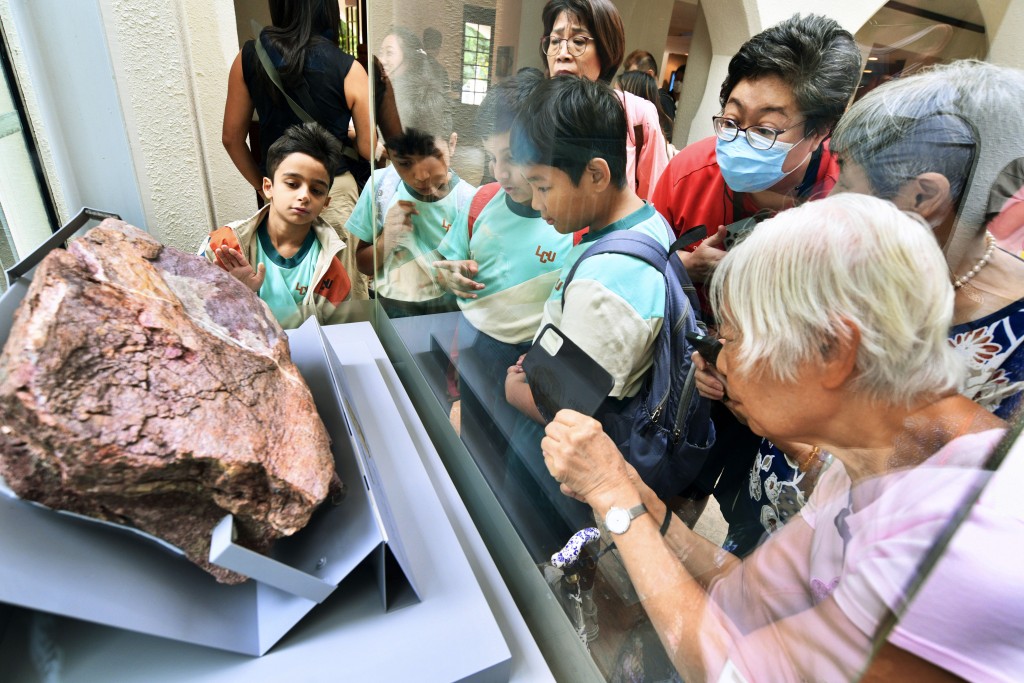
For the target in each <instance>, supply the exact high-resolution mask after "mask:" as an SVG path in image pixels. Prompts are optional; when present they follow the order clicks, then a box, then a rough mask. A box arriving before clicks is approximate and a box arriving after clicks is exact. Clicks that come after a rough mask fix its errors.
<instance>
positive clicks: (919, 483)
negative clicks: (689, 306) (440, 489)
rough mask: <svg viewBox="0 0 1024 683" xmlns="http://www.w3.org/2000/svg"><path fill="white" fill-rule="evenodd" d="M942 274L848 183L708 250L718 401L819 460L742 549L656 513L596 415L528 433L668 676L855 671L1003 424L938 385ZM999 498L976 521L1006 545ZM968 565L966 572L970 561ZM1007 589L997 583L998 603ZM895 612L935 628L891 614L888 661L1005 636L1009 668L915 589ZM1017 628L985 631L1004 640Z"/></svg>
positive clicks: (1013, 667)
mask: <svg viewBox="0 0 1024 683" xmlns="http://www.w3.org/2000/svg"><path fill="white" fill-rule="evenodd" d="M948 272H949V271H948V268H947V266H946V261H945V259H944V258H943V256H942V253H941V252H940V250H939V248H938V246H937V244H936V242H935V239H934V237H933V236H932V234H931V232H930V230H928V228H927V227H925V226H924V225H923V224H922V223H921V222H920V221H919V220H916V219H915V218H911V217H909V216H908V215H907V214H904V213H902V212H900V211H899V210H897V209H896V208H895V207H894V206H893V205H892V204H891V203H889V202H886V201H882V200H880V199H875V198H872V197H868V196H863V195H854V194H845V195H840V196H834V197H830V198H828V199H824V200H821V201H818V202H812V203H809V204H807V205H805V206H802V207H799V208H796V209H792V210H790V211H787V212H784V213H782V214H780V215H778V216H777V217H775V218H773V219H771V220H769V221H766V222H765V223H763V224H762V225H760V226H759V227H758V229H757V230H755V231H754V232H753V233H752V234H751V236H750V237H748V238H747V240H746V241H745V242H743V243H742V244H741V245H739V247H737V248H736V249H734V250H732V251H730V252H729V254H728V255H727V256H726V257H725V258H724V259H723V260H722V262H721V264H720V266H719V268H718V269H717V270H716V272H715V274H714V278H713V280H712V283H711V294H712V303H713V304H714V306H715V310H716V312H717V314H718V316H719V320H720V321H721V323H722V325H721V328H720V330H721V336H722V337H723V338H724V340H725V341H724V347H723V349H722V351H721V354H720V355H719V359H718V368H719V370H720V372H721V374H722V375H723V376H724V378H725V380H726V381H727V383H728V387H729V395H730V397H731V402H732V403H733V407H734V409H735V410H736V411H737V412H738V413H740V414H741V415H742V416H743V417H744V418H745V419H746V420H747V421H748V423H749V424H750V425H751V427H752V428H753V429H754V431H755V432H758V433H761V434H764V435H766V436H768V437H769V438H775V439H780V440H787V441H793V442H800V443H813V444H820V445H821V447H822V448H824V449H827V450H828V452H830V453H832V454H833V456H834V461H833V462H832V463H831V464H830V465H829V466H828V467H827V468H826V469H825V472H824V473H823V474H822V476H821V479H820V481H819V484H818V488H817V490H816V491H815V493H814V495H813V496H812V498H811V500H810V502H809V504H808V505H807V506H806V507H805V508H804V509H803V510H802V511H801V512H800V513H799V514H798V515H797V516H796V517H795V518H794V519H793V520H792V521H791V522H790V523H789V524H787V525H786V527H785V528H783V529H782V530H781V531H780V532H779V533H777V534H775V535H774V536H772V537H771V538H770V539H769V540H768V541H767V542H766V543H765V544H763V545H762V546H761V547H759V548H758V549H757V550H755V551H754V552H753V553H752V554H751V555H750V556H749V557H747V558H746V559H745V560H739V559H738V558H736V557H735V556H732V555H730V554H728V553H727V552H725V551H723V550H722V549H721V548H718V547H716V546H715V545H714V544H712V543H710V542H709V541H707V540H705V539H704V538H702V537H701V536H699V535H697V534H695V533H694V532H692V531H690V530H689V529H687V528H686V526H685V525H684V524H682V523H681V522H679V521H678V520H674V519H673V518H672V517H669V516H667V515H671V511H669V510H667V509H666V506H665V504H664V503H663V502H662V501H660V500H659V499H658V498H657V496H655V495H654V494H653V493H652V492H651V491H650V489H649V488H647V487H646V486H645V485H644V484H643V483H642V482H641V481H640V480H639V479H638V478H637V477H636V476H635V473H632V472H631V471H630V468H629V467H628V465H627V464H626V463H625V462H624V461H623V459H622V457H621V455H620V454H619V453H618V451H616V449H615V446H614V444H613V443H612V442H611V441H610V440H609V439H608V438H607V437H606V436H605V435H604V434H603V433H602V432H601V428H600V426H599V424H598V423H597V422H595V421H594V420H592V419H590V418H588V417H585V416H583V415H580V414H578V413H574V412H572V411H564V410H563V411H561V412H559V413H558V415H557V416H556V418H555V420H554V421H553V422H552V423H551V424H550V425H548V427H547V436H546V437H545V439H544V441H543V443H542V448H543V451H544V459H545V464H546V465H547V467H548V471H549V472H550V473H551V474H552V476H553V477H554V478H555V479H556V480H558V481H559V482H561V484H562V490H563V493H566V494H567V495H573V496H575V497H577V498H579V499H580V500H583V501H584V502H586V503H587V504H589V505H590V506H591V507H592V508H593V509H594V512H595V514H596V516H597V518H598V519H600V520H605V524H606V526H607V528H608V530H609V531H610V532H611V533H612V534H613V538H614V541H615V544H616V546H617V547H618V552H619V555H620V557H621V559H622V562H623V563H624V565H625V568H626V570H627V571H628V573H629V576H630V577H631V579H632V581H633V584H634V586H635V588H636V590H637V593H638V595H640V596H641V599H642V602H643V605H644V608H645V609H646V611H647V613H648V615H649V616H650V618H651V621H652V623H653V624H654V627H655V629H656V630H657V631H658V634H659V636H660V637H661V640H662V643H663V644H664V645H665V648H666V650H667V652H668V654H669V655H670V657H672V659H673V662H674V663H675V665H676V666H677V668H678V669H679V671H680V673H681V674H682V676H683V678H684V680H687V681H699V680H730V681H733V680H735V681H739V680H748V681H753V680H764V681H772V682H773V683H774V682H778V681H789V680H794V681H795V680H816V681H819V680H820V681H841V680H853V679H855V678H857V677H858V675H860V674H861V673H862V672H863V671H864V670H865V667H867V666H868V664H869V662H870V660H871V655H872V650H873V644H874V643H873V639H874V638H875V637H876V631H877V630H878V628H879V625H880V624H881V623H882V622H883V620H884V619H885V617H886V615H887V613H888V611H889V610H890V609H892V610H898V609H899V608H900V606H901V604H902V601H903V600H904V598H905V597H907V595H906V593H905V592H904V590H903V589H904V586H906V585H907V583H908V582H909V581H910V579H911V578H912V577H913V576H914V575H915V573H916V570H917V567H918V563H919V562H920V561H921V559H922V557H923V556H924V555H925V554H926V552H927V550H928V548H929V547H930V546H931V545H932V542H933V540H934V537H935V536H936V534H937V533H938V531H939V530H940V529H941V528H942V526H943V524H944V523H945V522H946V521H947V520H948V519H949V517H950V516H951V515H952V514H953V511H954V510H956V508H957V506H958V504H959V503H960V502H961V500H962V499H963V498H964V496H965V495H968V494H969V493H971V492H972V491H974V490H976V488H977V487H978V486H979V485H980V484H981V483H983V481H984V479H985V477H984V476H983V474H984V472H983V465H984V463H985V461H986V459H987V457H988V455H989V453H990V451H991V450H992V448H993V446H994V445H995V444H996V443H997V442H998V440H999V439H1000V437H1001V435H1002V434H1003V432H1004V430H1005V427H1006V423H1004V422H1003V421H1002V420H1001V419H999V418H997V417H995V416H994V415H992V414H991V413H990V412H988V411H987V410H985V409H984V408H982V407H980V406H979V405H978V404H977V403H974V402H972V401H970V400H968V399H967V398H964V397H963V396H961V395H960V394H959V393H958V391H957V389H958V387H959V385H960V383H961V382H962V380H963V375H964V372H963V364H962V363H961V362H960V360H959V358H958V357H957V356H956V353H955V352H954V350H953V349H952V348H951V347H950V345H949V343H948V342H947V333H948V330H949V326H950V322H951V319H952V314H953V299H954V293H953V289H952V288H951V287H950V286H949V280H948V277H949V275H948ZM983 500H984V499H983ZM1019 508H1020V506H1019V505H1018V506H1017V510H1016V513H1017V517H1016V518H1014V519H1012V520H1010V522H1006V526H1005V527H1000V526H999V524H997V523H996V522H994V521H992V520H987V522H986V523H987V526H986V527H985V528H986V529H999V530H1001V531H1003V536H1004V538H1003V539H1002V542H1003V543H1004V544H1006V543H1011V542H1012V544H1014V545H1016V546H1020V545H1021V544H1020V539H1019V538H1015V537H1013V535H1012V534H1013V533H1015V532H1016V533H1019V529H1020V524H1021V523H1022V520H1021V518H1020V509H1019ZM971 509H972V512H971V515H970V516H969V517H968V520H967V523H966V525H967V526H970V525H971V524H974V523H975V515H974V508H971ZM1004 521H1005V520H1004ZM666 522H667V524H666ZM1014 525H1016V526H1014ZM996 547H999V546H996ZM974 559H976V560H977V562H978V563H979V565H978V566H979V569H978V571H979V573H980V572H981V571H982V569H981V568H980V567H982V566H984V565H983V564H982V563H984V562H986V559H985V558H984V557H976V558H974ZM955 575H956V576H960V575H962V572H960V573H956V574H955ZM1019 583H1020V582H1019V581H1010V582H1008V585H1000V586H999V587H998V588H999V590H1000V591H1002V592H1001V595H1002V596H1003V597H1002V599H1003V600H1005V601H1008V604H1009V605H1011V608H1010V613H1015V614H1017V615H1019V614H1020V613H1021V610H1022V609H1024V596H1022V594H1021V588H1020V586H1019ZM939 588H940V592H941V593H946V592H948V587H939ZM972 590H975V589H972ZM979 594H983V595H985V596H989V595H990V594H991V593H990V592H987V591H981V592H980V593H979V592H974V593H973V594H972V595H979ZM940 602H941V601H940ZM989 606H990V605H989ZM912 607H913V608H914V609H915V613H914V614H915V617H916V620H915V621H913V622H912V624H920V623H924V624H926V625H928V624H931V625H932V626H934V625H935V623H936V620H939V623H941V625H942V627H943V628H939V629H938V631H937V633H936V630H935V629H934V628H932V629H931V630H929V628H928V627H927V626H926V627H923V628H918V627H916V626H912V627H911V630H907V628H908V627H907V626H906V625H905V624H903V623H901V624H900V625H898V626H897V627H896V629H895V630H894V631H893V633H892V634H891V636H890V639H889V642H890V643H895V644H896V645H897V646H898V649H897V648H883V656H885V657H887V658H888V661H889V664H890V665H891V666H892V667H893V668H892V669H890V672H896V671H898V672H900V673H901V675H903V679H906V677H907V676H910V675H914V676H919V675H921V674H922V672H925V671H928V672H929V673H933V674H934V673H936V672H938V673H941V670H943V669H945V670H949V671H954V672H956V673H957V674H958V675H965V672H967V673H968V674H969V673H970V672H971V671H973V670H979V669H986V668H987V669H988V670H990V671H996V670H998V671H1011V672H1012V671H1018V672H1019V671H1022V670H1024V654H1022V653H1021V651H1020V650H1019V649H1018V650H1015V651H1014V650H1013V649H1012V648H1013V647H1016V646H1015V645H1014V646H1011V647H1010V650H1011V653H1012V652H1016V654H1015V655H1012V656H1011V659H1013V657H1015V659H1013V661H981V662H979V661H977V660H976V659H975V652H974V650H972V649H971V648H970V647H969V646H970V644H971V643H970V639H969V638H965V637H964V636H963V634H962V633H960V632H959V631H958V630H957V628H956V625H955V624H949V623H947V622H945V621H942V619H944V617H943V615H942V614H941V607H936V606H935V601H934V600H930V601H928V602H927V603H926V604H925V605H924V606H923V607H920V608H919V607H918V606H917V603H914V604H913V605H912ZM977 607H978V609H979V610H981V613H983V614H984V613H986V612H985V607H986V605H978V606H977ZM1020 621H1021V620H1020V619H1017V620H1016V622H1015V625H1013V624H1009V625H1005V627H1004V628H1002V630H1001V632H1000V635H999V636H997V637H996V640H1000V639H1006V642H1008V643H1017V642H1021V641H1022V640H1024V633H1021V624H1020V623H1019V622H1020ZM913 629H916V630H913ZM944 634H945V635H944ZM1000 642H1002V641H1001V640H1000ZM987 652H988V651H986V653H987ZM936 653H939V654H938V655H937V654H936ZM983 656H984V655H983ZM1007 667H1008V668H1007Z"/></svg>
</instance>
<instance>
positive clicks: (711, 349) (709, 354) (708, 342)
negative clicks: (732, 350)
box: [686, 332, 722, 365]
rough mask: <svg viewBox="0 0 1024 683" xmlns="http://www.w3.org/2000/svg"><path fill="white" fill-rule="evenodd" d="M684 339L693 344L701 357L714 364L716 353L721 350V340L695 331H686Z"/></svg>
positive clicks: (716, 358) (716, 359)
mask: <svg viewBox="0 0 1024 683" xmlns="http://www.w3.org/2000/svg"><path fill="white" fill-rule="evenodd" d="M686 340H687V341H688V342H690V343H691V344H693V348H695V349H697V353H699V354H700V355H701V358H703V359H704V360H706V361H707V362H709V363H711V364H712V365H714V364H715V363H716V362H717V361H718V353H719V352H720V351H721V350H722V342H720V341H718V340H717V339H715V338H714V337H709V336H707V335H705V334H697V333H696V332H687V333H686Z"/></svg>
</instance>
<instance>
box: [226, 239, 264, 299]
mask: <svg viewBox="0 0 1024 683" xmlns="http://www.w3.org/2000/svg"><path fill="white" fill-rule="evenodd" d="M215 253H216V254H217V263H219V264H220V267H221V268H223V269H224V270H226V271H228V272H229V273H231V275H232V276H233V277H234V278H235V279H236V280H238V281H239V282H241V283H242V284H243V285H245V286H246V287H248V288H249V289H251V290H252V291H254V292H258V291H260V287H261V286H263V278H264V277H265V276H266V274H267V269H266V267H265V266H264V265H263V264H262V263H260V264H258V265H257V267H256V270H253V268H252V266H251V265H250V264H249V262H248V261H246V260H245V256H243V255H242V252H240V251H238V250H237V249H232V248H231V247H229V246H226V245H223V244H222V245H221V246H219V247H217V250H216V252H215Z"/></svg>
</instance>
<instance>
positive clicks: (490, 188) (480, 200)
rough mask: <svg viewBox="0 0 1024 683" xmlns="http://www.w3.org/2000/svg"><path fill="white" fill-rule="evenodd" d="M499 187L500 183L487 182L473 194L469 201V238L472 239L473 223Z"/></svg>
mask: <svg viewBox="0 0 1024 683" xmlns="http://www.w3.org/2000/svg"><path fill="white" fill-rule="evenodd" d="M500 189H501V183H487V184H486V185H484V186H483V187H481V188H480V189H479V190H477V191H476V194H475V195H473V201H471V202H470V203H469V239H473V224H474V223H476V219H477V218H478V217H479V216H480V212H481V211H483V210H484V207H485V206H487V203H488V202H490V201H491V200H492V199H494V195H496V194H498V190H500Z"/></svg>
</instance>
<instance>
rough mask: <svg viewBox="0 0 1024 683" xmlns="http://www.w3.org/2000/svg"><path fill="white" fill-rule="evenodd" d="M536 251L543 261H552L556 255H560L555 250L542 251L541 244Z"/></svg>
mask: <svg viewBox="0 0 1024 683" xmlns="http://www.w3.org/2000/svg"><path fill="white" fill-rule="evenodd" d="M534 253H536V255H537V257H538V258H539V259H540V262H541V263H552V262H553V261H554V260H555V257H556V256H558V253H557V252H554V251H541V250H540V245H539V244H538V245H537V251H536V252H534Z"/></svg>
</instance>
